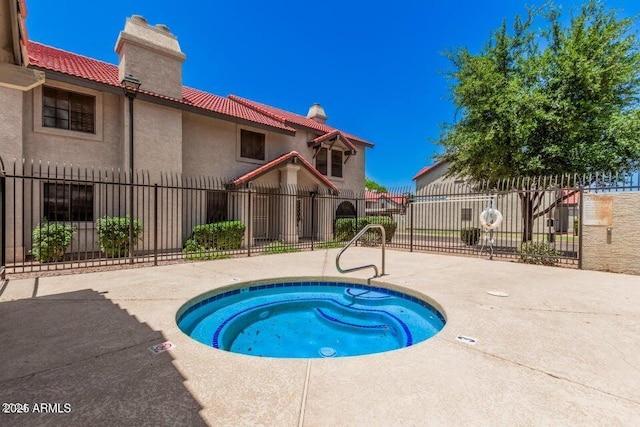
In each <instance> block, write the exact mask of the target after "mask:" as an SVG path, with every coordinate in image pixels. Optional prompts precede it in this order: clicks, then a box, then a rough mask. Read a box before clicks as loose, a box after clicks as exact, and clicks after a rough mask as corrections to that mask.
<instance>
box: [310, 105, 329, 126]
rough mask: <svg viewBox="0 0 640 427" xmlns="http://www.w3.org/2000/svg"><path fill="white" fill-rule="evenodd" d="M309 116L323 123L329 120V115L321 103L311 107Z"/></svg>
mask: <svg viewBox="0 0 640 427" xmlns="http://www.w3.org/2000/svg"><path fill="white" fill-rule="evenodd" d="M307 118H308V119H311V120H313V121H316V122H318V123H323V124H324V123H325V122H326V121H327V115H326V114H325V113H324V108H322V106H321V105H320V104H313V105H312V106H311V107H310V108H309V112H308V113H307Z"/></svg>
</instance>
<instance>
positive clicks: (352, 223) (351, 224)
mask: <svg viewBox="0 0 640 427" xmlns="http://www.w3.org/2000/svg"><path fill="white" fill-rule="evenodd" d="M333 231H334V235H335V236H336V237H335V238H336V240H339V241H345V240H351V239H353V236H355V235H356V219H355V218H338V219H336V222H335V224H334V230H333Z"/></svg>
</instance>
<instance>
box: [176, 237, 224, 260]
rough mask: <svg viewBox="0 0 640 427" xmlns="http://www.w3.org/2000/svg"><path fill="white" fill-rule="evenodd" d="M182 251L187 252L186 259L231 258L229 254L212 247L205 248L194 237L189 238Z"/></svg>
mask: <svg viewBox="0 0 640 427" xmlns="http://www.w3.org/2000/svg"><path fill="white" fill-rule="evenodd" d="M182 252H183V253H185V254H186V255H185V257H184V258H185V259H191V260H212V259H222V258H229V255H227V254H225V253H221V252H215V251H214V250H213V249H211V248H205V247H204V246H198V244H197V243H196V241H195V240H194V239H187V241H186V242H185V245H184V249H182Z"/></svg>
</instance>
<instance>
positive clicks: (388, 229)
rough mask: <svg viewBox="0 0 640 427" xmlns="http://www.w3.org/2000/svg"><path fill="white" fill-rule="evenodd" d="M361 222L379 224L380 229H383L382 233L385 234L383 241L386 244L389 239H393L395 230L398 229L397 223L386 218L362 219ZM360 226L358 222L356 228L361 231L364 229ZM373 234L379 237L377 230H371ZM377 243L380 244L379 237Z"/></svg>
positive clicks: (372, 217)
mask: <svg viewBox="0 0 640 427" xmlns="http://www.w3.org/2000/svg"><path fill="white" fill-rule="evenodd" d="M362 219H363V220H365V221H367V224H380V225H382V227H384V232H385V241H386V243H390V242H391V239H393V235H394V234H396V229H397V228H398V223H397V222H395V221H394V220H393V219H391V218H389V217H388V216H369V217H366V218H362ZM367 224H364V225H361V224H360V221H358V227H359V230H362V229H363V228H364V226H365V225H367ZM372 232H373V233H375V234H376V235H377V236H380V232H379V231H377V230H372ZM377 240H378V243H380V240H381V239H380V237H378V239H377Z"/></svg>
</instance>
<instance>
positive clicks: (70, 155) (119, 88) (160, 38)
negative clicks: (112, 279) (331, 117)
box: [0, 2, 373, 258]
mask: <svg viewBox="0 0 640 427" xmlns="http://www.w3.org/2000/svg"><path fill="white" fill-rule="evenodd" d="M3 3H4V2H3ZM4 6H6V7H8V8H9V7H13V8H14V9H15V10H13V13H12V14H11V13H9V12H8V11H7V13H6V14H5V15H4V16H5V17H6V18H7V19H6V20H5V22H4V24H5V25H4V27H7V26H8V30H7V31H5V32H3V33H2V41H3V44H2V48H3V51H2V55H3V56H2V57H1V58H0V59H1V60H2V62H3V63H2V67H3V68H2V70H3V74H2V76H3V77H2V79H3V80H4V83H0V102H1V103H2V109H0V110H1V111H0V157H2V159H4V161H5V163H7V162H8V161H11V160H12V159H14V158H16V159H22V158H25V159H42V160H45V161H48V162H51V163H59V164H62V163H66V164H75V165H78V164H79V165H89V166H91V165H96V166H100V167H106V168H115V169H120V170H124V171H129V170H131V169H132V168H133V169H134V170H145V171H148V176H149V180H150V182H151V183H154V182H158V181H159V180H160V177H161V174H162V173H163V172H171V173H176V174H179V175H181V176H212V177H219V178H221V180H222V181H223V182H224V183H225V186H226V188H234V189H246V191H251V188H256V187H271V188H280V189H283V188H285V189H287V190H286V191H288V192H291V193H292V194H294V193H295V192H296V191H298V190H296V189H299V188H303V189H305V191H307V192H308V190H310V189H312V190H314V191H317V192H320V193H325V194H328V195H335V197H340V196H339V195H340V194H346V193H355V192H359V191H362V189H363V188H364V177H365V151H366V149H367V148H371V147H373V144H371V143H370V142H368V141H366V140H364V139H362V138H359V137H356V136H354V135H351V134H349V133H347V132H344V131H342V130H339V129H336V128H334V127H332V126H330V125H328V124H327V115H326V114H325V111H324V109H323V108H322V107H321V106H320V105H319V104H313V105H312V106H311V107H310V108H309V111H308V113H307V114H306V116H305V115H298V114H294V113H291V112H288V111H284V110H281V109H278V108H275V107H271V106H268V105H264V104H261V103H258V102H255V101H252V100H249V99H246V98H242V97H239V96H235V95H229V96H227V97H221V96H218V95H214V94H211V93H207V92H204V91H202V90H198V89H194V88H190V87H187V86H184V85H183V79H182V65H183V63H184V61H185V60H186V55H185V53H184V52H183V51H182V49H181V46H180V44H179V43H178V39H177V37H176V36H175V35H174V34H172V33H171V31H170V30H169V28H167V27H166V26H165V25H161V24H159V25H150V24H149V23H148V22H147V21H146V20H145V19H144V18H143V17H141V16H133V17H131V18H128V19H127V20H126V23H125V26H124V28H123V30H122V31H121V32H120V33H119V35H117V37H116V35H115V34H114V39H115V40H116V42H115V52H116V53H117V55H118V63H117V64H109V63H106V62H103V61H100V60H97V59H93V58H88V57H85V56H82V55H78V54H74V53H71V52H67V51H65V50H62V49H58V48H54V47H51V46H47V45H45V44H41V43H37V42H34V41H30V40H28V39H27V37H26V30H25V29H24V19H23V18H24V16H25V14H26V9H25V7H24V2H18V3H16V2H6V4H4ZM4 6H3V7H4ZM14 6H15V7H14ZM4 27H3V28H4ZM6 70H9V71H11V72H12V73H14V74H17V75H18V77H19V78H18V77H16V78H14V80H15V79H18V80H20V79H21V80H20V81H21V83H20V84H14V83H12V81H10V80H11V78H9V77H7V75H8V74H7V72H5V71H6ZM125 80H131V81H134V82H136V81H137V82H139V83H140V86H139V89H138V90H132V91H130V93H131V94H132V95H134V96H135V99H134V100H133V102H132V101H131V100H130V99H128V98H127V97H126V96H125V93H124V91H123V81H125ZM131 105H133V107H134V108H133V110H132V111H131V110H130V107H131ZM132 125H133V129H131V126H132ZM132 141H133V143H132ZM37 187H38V188H34V189H33V192H35V193H37V194H36V196H35V197H32V196H29V197H27V198H33V200H35V202H34V204H33V205H30V206H27V208H28V209H29V210H31V214H32V215H34V216H35V218H36V219H37V218H45V219H46V217H47V214H48V213H47V206H48V205H60V204H63V205H64V204H65V203H66V204H74V205H76V206H79V205H81V204H83V203H84V204H89V205H92V206H91V209H90V210H91V215H90V216H91V217H90V218H82V221H83V222H85V223H87V224H85V225H86V226H85V227H83V229H84V230H86V231H85V232H86V233H93V231H92V228H93V227H92V225H91V223H92V222H93V221H95V220H96V219H97V218H99V217H100V216H101V215H103V214H105V212H106V211H107V210H108V208H101V207H100V206H99V205H98V204H97V202H96V200H98V199H100V198H101V197H102V196H101V195H100V194H98V193H99V192H100V191H101V190H100V188H99V187H98V186H92V185H85V186H84V187H83V188H82V189H80V188H78V189H76V188H69V189H67V190H68V191H62V192H61V191H58V190H59V189H58V188H57V187H55V184H51V183H49V184H48V183H46V182H44V183H42V185H38V186H37ZM75 190H78V191H75ZM80 190H82V191H80ZM8 191H14V192H21V191H22V189H20V188H16V189H13V190H11V189H9V190H8ZM238 194H240V193H237V194H236V195H235V196H234V197H240V198H241V197H243V196H242V194H240V195H238ZM9 196H10V197H13V196H14V195H9ZM24 196H25V194H22V193H21V194H17V198H18V199H23V198H24ZM59 197H63V198H65V199H64V200H57V199H56V198H59ZM228 197H231V196H228ZM264 197H265V201H264V203H262V204H258V203H255V204H254V205H253V208H252V209H254V210H255V209H260V210H261V211H260V212H257V214H258V215H257V216H259V217H260V218H263V219H264V218H265V217H266V216H269V215H272V216H277V217H278V218H277V219H276V220H271V221H264V223H263V224H262V223H256V224H254V227H251V233H252V235H251V236H248V239H247V241H249V242H250V241H253V239H254V238H256V237H264V238H266V237H269V238H272V239H279V240H283V241H285V242H294V241H297V239H298V238H299V237H300V236H302V235H303V234H309V233H312V234H314V237H316V238H318V239H322V240H328V239H330V238H331V237H332V231H331V230H332V228H331V226H332V223H333V219H334V218H335V203H324V204H320V205H318V206H315V207H314V209H316V211H317V212H314V216H315V219H316V226H315V229H313V230H311V229H309V227H310V225H309V224H306V223H302V222H301V221H303V219H301V218H300V216H299V215H298V216H297V217H296V215H293V214H292V212H293V211H295V209H296V200H295V198H290V200H289V199H287V201H283V199H282V198H279V199H275V198H274V199H273V201H272V203H270V202H269V196H268V194H267V195H265V196H264ZM70 198H76V200H67V199H70ZM54 199H56V200H54ZM180 203H183V202H180ZM298 203H300V202H298ZM305 203H306V201H305ZM232 205H233V206H235V208H233V209H232ZM123 206H124V205H123ZM238 206H243V205H242V203H237V201H236V202H235V203H230V202H227V201H226V200H223V201H222V202H220V201H218V202H216V203H211V201H209V202H208V203H206V201H205V203H203V207H202V209H198V212H197V216H198V219H197V222H201V223H205V222H207V221H209V220H211V219H214V218H216V217H220V218H222V217H224V218H226V219H241V220H242V219H245V220H246V219H248V218H250V217H256V215H255V214H256V212H251V213H249V212H245V211H243V209H242V208H238ZM211 209H214V210H215V209H217V210H223V211H225V212H217V211H216V212H212V211H211ZM299 209H300V208H298V210H299ZM125 210H126V209H125ZM245 210H246V209H245ZM125 213H126V212H122V214H125ZM20 215H21V214H20V213H18V212H16V216H18V218H17V219H16V223H17V226H18V227H20V224H21V221H22V219H21V218H20ZM71 215H73V213H72V214H71ZM71 220H73V219H71ZM76 220H77V219H76ZM173 221H176V222H178V223H180V222H182V221H181V218H180V217H177V218H173ZM34 222H35V220H33V219H32V220H31V221H30V223H34ZM318 222H319V223H320V225H318V224H317V223H318ZM267 224H269V225H267ZM24 227H27V225H26V224H25V225H24ZM150 228H151V227H147V229H150ZM29 232H30V230H27V231H26V232H25V233H19V234H20V236H17V237H16V239H22V238H23V237H22V236H21V235H22V234H24V235H25V236H26V237H24V239H25V241H24V242H23V241H19V242H14V243H16V245H15V246H16V247H17V248H22V249H16V251H24V246H25V245H27V246H28V242H27V240H28V239H29V237H28V234H29ZM189 233H190V230H189V229H186V228H185V229H184V230H183V236H182V239H184V238H185V236H188V234H189ZM147 237H149V236H147ZM80 240H82V237H81V238H80ZM85 240H86V238H85ZM180 240H181V239H180V238H177V241H175V242H173V245H174V246H179V245H180V244H181V242H180ZM91 241H92V242H94V241H95V239H91ZM9 246H11V244H9ZM13 255H14V256H17V257H18V258H21V257H22V255H21V254H18V253H16V254H13Z"/></svg>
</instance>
